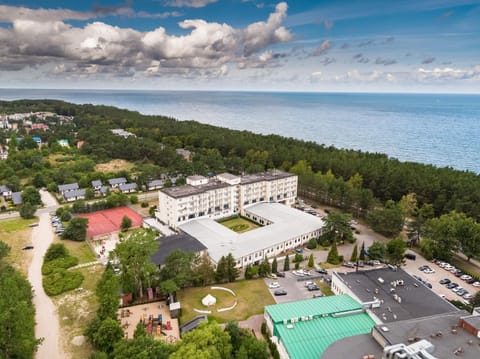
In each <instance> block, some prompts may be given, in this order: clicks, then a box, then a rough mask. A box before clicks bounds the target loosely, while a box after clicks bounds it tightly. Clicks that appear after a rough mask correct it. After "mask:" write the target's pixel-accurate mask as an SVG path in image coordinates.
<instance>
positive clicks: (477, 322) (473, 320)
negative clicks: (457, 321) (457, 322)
mask: <svg viewBox="0 0 480 359" xmlns="http://www.w3.org/2000/svg"><path fill="white" fill-rule="evenodd" d="M462 319H463V320H464V321H465V322H466V323H468V324H470V325H471V326H472V327H474V328H476V329H477V330H480V315H469V316H468V317H464V318H462Z"/></svg>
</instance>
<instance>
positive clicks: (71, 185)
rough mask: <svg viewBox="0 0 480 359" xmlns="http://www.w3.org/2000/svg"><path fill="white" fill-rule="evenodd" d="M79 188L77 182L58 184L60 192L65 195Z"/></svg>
mask: <svg viewBox="0 0 480 359" xmlns="http://www.w3.org/2000/svg"><path fill="white" fill-rule="evenodd" d="M77 189H78V183H77V182H75V183H68V184H59V185H58V193H60V194H61V195H62V196H63V195H65V193H67V192H70V191H76V190H77Z"/></svg>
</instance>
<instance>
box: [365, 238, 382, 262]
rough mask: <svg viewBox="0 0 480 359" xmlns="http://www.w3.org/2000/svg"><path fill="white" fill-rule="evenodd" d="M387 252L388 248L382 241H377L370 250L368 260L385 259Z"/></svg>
mask: <svg viewBox="0 0 480 359" xmlns="http://www.w3.org/2000/svg"><path fill="white" fill-rule="evenodd" d="M386 252H387V247H386V246H385V244H384V243H382V242H380V241H375V242H373V243H372V245H371V246H370V247H369V248H368V258H370V259H383V258H385V254H386Z"/></svg>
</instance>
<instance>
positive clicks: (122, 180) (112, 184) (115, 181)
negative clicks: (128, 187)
mask: <svg viewBox="0 0 480 359" xmlns="http://www.w3.org/2000/svg"><path fill="white" fill-rule="evenodd" d="M125 183H127V179H126V178H125V177H118V178H111V179H109V180H108V184H109V185H110V187H112V188H118V187H119V186H120V185H121V184H125Z"/></svg>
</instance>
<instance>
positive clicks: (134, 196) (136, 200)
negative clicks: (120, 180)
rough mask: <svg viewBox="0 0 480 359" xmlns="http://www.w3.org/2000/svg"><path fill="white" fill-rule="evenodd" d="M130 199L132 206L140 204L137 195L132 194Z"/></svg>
mask: <svg viewBox="0 0 480 359" xmlns="http://www.w3.org/2000/svg"><path fill="white" fill-rule="evenodd" d="M129 199H130V203H131V204H137V203H138V196H137V195H135V194H132V195H131V196H130V198H129Z"/></svg>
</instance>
